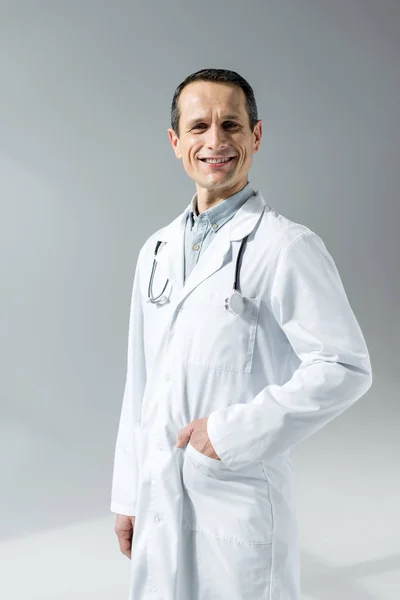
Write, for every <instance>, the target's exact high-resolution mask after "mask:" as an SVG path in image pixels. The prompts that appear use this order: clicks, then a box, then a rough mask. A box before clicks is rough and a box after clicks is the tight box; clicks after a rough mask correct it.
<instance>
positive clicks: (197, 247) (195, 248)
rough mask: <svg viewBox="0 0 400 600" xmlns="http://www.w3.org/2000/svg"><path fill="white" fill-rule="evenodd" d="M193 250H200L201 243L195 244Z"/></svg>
mask: <svg viewBox="0 0 400 600" xmlns="http://www.w3.org/2000/svg"><path fill="white" fill-rule="evenodd" d="M192 248H193V250H198V249H199V248H200V246H199V244H194V245H193V246H192Z"/></svg>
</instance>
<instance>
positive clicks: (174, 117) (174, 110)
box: [171, 69, 259, 137]
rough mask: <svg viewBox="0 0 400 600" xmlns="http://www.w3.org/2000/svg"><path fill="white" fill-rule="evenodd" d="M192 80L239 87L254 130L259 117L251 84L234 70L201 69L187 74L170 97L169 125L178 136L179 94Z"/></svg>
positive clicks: (251, 127)
mask: <svg viewBox="0 0 400 600" xmlns="http://www.w3.org/2000/svg"><path fill="white" fill-rule="evenodd" d="M193 81H213V82H216V83H230V84H234V85H238V86H239V87H241V88H242V90H243V91H244V93H245V96H246V107H247V114H248V116H249V125H250V129H251V131H254V127H255V125H256V124H257V121H258V120H259V119H258V115H257V104H256V99H255V97H254V92H253V88H252V87H251V85H250V84H249V83H248V82H247V81H246V80H245V79H244V78H243V77H241V76H240V75H239V73H236V71H229V70H228V69H201V70H200V71H196V73H192V74H191V75H188V77H186V79H184V80H183V81H182V83H180V84H179V85H178V87H177V88H176V90H175V93H174V96H173V98H172V104H171V127H172V129H173V130H174V131H175V133H176V135H177V136H178V137H179V118H180V113H179V104H178V100H179V96H180V94H181V92H182V90H183V88H184V87H185V86H187V85H188V84H189V83H192V82H193Z"/></svg>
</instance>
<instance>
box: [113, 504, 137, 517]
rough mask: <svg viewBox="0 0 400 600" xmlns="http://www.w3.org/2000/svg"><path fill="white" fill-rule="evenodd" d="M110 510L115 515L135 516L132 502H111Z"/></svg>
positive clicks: (134, 507)
mask: <svg viewBox="0 0 400 600" xmlns="http://www.w3.org/2000/svg"><path fill="white" fill-rule="evenodd" d="M110 510H111V512H113V513H116V514H117V515H125V516H127V517H134V516H136V515H135V513H136V505H134V504H117V503H116V502H111V506H110Z"/></svg>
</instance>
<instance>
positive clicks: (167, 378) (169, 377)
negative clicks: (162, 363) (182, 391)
mask: <svg viewBox="0 0 400 600" xmlns="http://www.w3.org/2000/svg"><path fill="white" fill-rule="evenodd" d="M164 379H165V381H170V379H171V375H170V373H165V375H164Z"/></svg>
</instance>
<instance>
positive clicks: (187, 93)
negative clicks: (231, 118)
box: [179, 81, 246, 119]
mask: <svg viewBox="0 0 400 600" xmlns="http://www.w3.org/2000/svg"><path fill="white" fill-rule="evenodd" d="M179 107H180V113H181V116H182V117H183V118H185V119H189V118H192V117H193V116H196V115H199V116H201V115H206V114H207V113H209V112H210V111H212V112H217V113H220V112H221V113H222V112H224V113H225V112H227V113H228V112H229V114H230V115H235V114H237V115H238V116H243V115H245V114H246V96H245V93H244V91H243V90H242V88H241V87H239V86H238V85H232V84H226V83H214V82H211V81H194V82H193V83H190V84H189V85H187V86H186V87H184V88H183V90H182V92H181V94H180V96H179Z"/></svg>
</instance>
